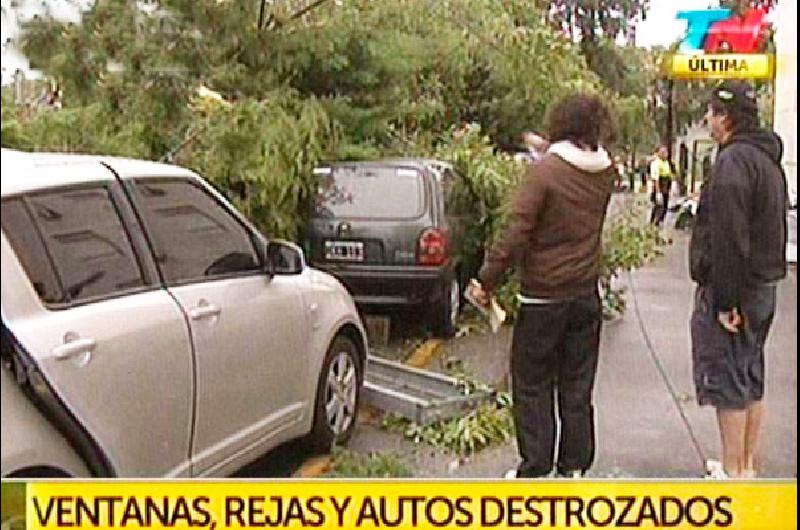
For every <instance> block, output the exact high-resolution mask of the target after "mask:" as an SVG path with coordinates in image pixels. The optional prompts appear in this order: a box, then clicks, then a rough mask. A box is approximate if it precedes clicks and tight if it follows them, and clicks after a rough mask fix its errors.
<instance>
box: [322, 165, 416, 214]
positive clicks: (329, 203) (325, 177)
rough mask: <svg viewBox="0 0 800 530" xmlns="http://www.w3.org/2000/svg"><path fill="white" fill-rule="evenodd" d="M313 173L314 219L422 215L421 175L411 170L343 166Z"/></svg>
mask: <svg viewBox="0 0 800 530" xmlns="http://www.w3.org/2000/svg"><path fill="white" fill-rule="evenodd" d="M314 173H315V174H316V177H317V195H316V200H315V201H314V205H315V214H316V216H317V217H325V218H330V217H335V218H341V217H346V218H355V219H359V218H361V219H366V218H371V219H375V218H378V219H414V218H416V217H419V216H420V215H421V214H422V209H423V206H424V203H425V195H424V193H423V184H422V176H421V175H420V173H419V172H418V171H416V170H414V169H408V168H395V167H358V166H351V167H347V166H343V167H334V168H320V169H317V170H315V171H314Z"/></svg>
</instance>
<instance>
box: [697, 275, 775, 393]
mask: <svg viewBox="0 0 800 530" xmlns="http://www.w3.org/2000/svg"><path fill="white" fill-rule="evenodd" d="M741 311H742V315H743V317H744V326H743V327H742V328H741V330H740V331H739V333H730V332H728V331H727V330H726V329H725V328H723V327H722V325H721V324H720V323H719V322H718V321H717V315H716V312H715V311H714V308H713V307H712V304H711V293H710V292H709V289H708V288H706V287H698V288H697V292H696V294H695V305H694V313H693V314H692V324H691V328H692V361H693V368H694V369H693V375H694V384H695V390H696V392H697V401H698V403H699V404H700V405H713V406H714V407H717V408H722V409H743V408H745V407H746V406H747V405H748V404H749V403H752V402H753V401H759V400H761V399H762V398H763V397H764V343H765V342H766V340H767V334H768V333H769V328H770V326H771V325H772V319H773V317H774V316H775V286H774V285H765V286H761V287H756V288H751V289H748V290H747V291H746V292H745V293H743V301H742V308H741Z"/></svg>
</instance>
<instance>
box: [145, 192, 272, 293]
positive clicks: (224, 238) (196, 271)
mask: <svg viewBox="0 0 800 530" xmlns="http://www.w3.org/2000/svg"><path fill="white" fill-rule="evenodd" d="M134 189H135V191H136V193H135V196H136V202H137V203H138V205H139V211H140V213H141V214H142V217H143V218H144V222H145V225H146V226H147V230H148V233H149V234H150V238H151V242H152V244H153V250H154V252H155V257H156V262H157V263H158V266H159V267H160V269H161V271H162V274H163V275H164V279H165V281H166V282H167V284H168V285H175V284H180V283H186V282H191V281H198V280H206V279H210V278H219V277H228V276H231V275H240V274H247V273H253V272H258V271H260V270H261V266H260V264H259V258H258V254H256V251H255V247H254V246H253V241H252V239H251V236H250V233H249V232H248V230H247V229H246V228H245V227H244V226H242V224H241V223H240V222H239V221H238V220H237V219H236V218H235V217H234V216H233V215H231V214H230V213H229V212H228V211H227V210H226V209H225V208H224V207H223V206H222V205H221V204H219V203H218V202H217V200H216V199H215V198H214V197H213V196H211V195H210V194H209V193H208V192H207V191H206V190H205V189H204V188H203V187H202V186H200V185H198V184H197V183H195V182H193V181H191V180H175V179H152V178H148V179H136V180H134Z"/></svg>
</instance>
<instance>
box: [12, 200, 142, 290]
mask: <svg viewBox="0 0 800 530" xmlns="http://www.w3.org/2000/svg"><path fill="white" fill-rule="evenodd" d="M22 204H23V205H24V209H25V210H27V213H28V218H27V223H25V221H24V220H22V219H24V217H23V216H22V213H21V211H19V210H17V216H16V217H17V226H15V227H14V229H13V233H11V232H12V230H11V229H9V230H7V237H9V239H10V241H11V244H12V246H13V247H14V250H15V252H16V253H17V254H18V255H19V256H20V261H21V262H22V263H23V266H24V267H26V271H27V273H28V275H29V277H30V278H31V281H32V283H33V284H34V287H35V288H36V290H37V292H39V295H40V297H41V298H42V300H43V301H44V302H46V303H55V304H59V303H60V304H65V303H66V304H71V303H81V302H87V301H91V300H95V299H99V298H105V297H109V296H113V295H116V294H118V293H122V292H129V291H131V290H136V289H139V288H144V287H145V286H146V282H145V280H144V277H143V274H142V270H141V268H140V267H139V263H138V261H137V260H136V255H135V254H134V250H133V247H132V245H131V242H130V239H129V238H128V235H127V232H126V231H125V228H124V226H123V224H122V220H121V219H120V215H119V212H118V211H117V208H116V206H115V204H114V202H113V199H112V197H111V193H110V191H109V189H108V188H107V187H106V186H105V185H103V184H101V185H93V186H84V187H80V188H65V189H57V190H53V191H47V192H42V193H36V194H32V195H28V196H26V197H25V198H24V199H23V201H22ZM4 209H5V208H4ZM12 215H13V210H12ZM3 225H4V230H5V229H6V227H5V225H6V219H5V216H4V220H3ZM37 238H38V242H37V241H36V239H37ZM42 249H44V253H45V255H46V257H47V259H46V261H45V262H44V263H49V264H50V266H51V271H52V272H53V273H54V276H55V278H56V282H55V284H54V283H53V281H52V279H50V278H49V277H48V273H47V272H46V271H45V269H44V267H45V265H44V264H43V263H39V264H37V265H35V266H34V265H32V262H33V261H35V260H36V261H38V260H39V259H40V258H37V257H35V256H36V255H37V254H38V255H41V254H42ZM25 263H28V264H29V265H27V266H26V265H25ZM55 285H57V286H58V294H57V295H55V292H56V291H55V290H54V289H55V287H54V286H55Z"/></svg>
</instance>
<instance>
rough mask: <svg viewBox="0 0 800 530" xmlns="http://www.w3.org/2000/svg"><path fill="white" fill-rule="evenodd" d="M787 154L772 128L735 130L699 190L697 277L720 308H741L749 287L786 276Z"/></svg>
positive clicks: (693, 253)
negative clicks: (784, 169) (768, 129)
mask: <svg viewBox="0 0 800 530" xmlns="http://www.w3.org/2000/svg"><path fill="white" fill-rule="evenodd" d="M782 156H783V143H782V142H781V140H780V138H779V137H778V136H777V135H776V134H774V133H772V132H766V131H758V132H751V133H740V134H735V135H734V136H733V137H731V138H730V140H729V141H728V142H727V143H726V144H724V145H722V146H720V150H719V154H718V155H717V160H716V162H715V163H714V170H713V172H712V176H711V178H710V179H709V180H708V181H707V182H706V183H705V184H704V185H703V189H702V191H701V192H700V204H699V208H698V212H697V220H696V222H695V227H694V230H693V232H692V242H691V246H690V250H689V261H690V268H691V274H692V279H693V280H695V281H696V282H697V283H699V284H700V285H702V286H705V287H710V288H711V294H712V297H713V302H714V306H715V309H716V310H717V311H720V312H721V311H730V310H731V309H733V308H739V307H741V302H742V296H743V294H744V293H745V292H746V290H747V288H748V287H755V286H758V285H763V284H766V283H772V282H775V281H777V280H780V279H781V278H783V277H785V276H786V204H787V185H786V175H785V174H784V172H783V168H782V167H781V157H782Z"/></svg>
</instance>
